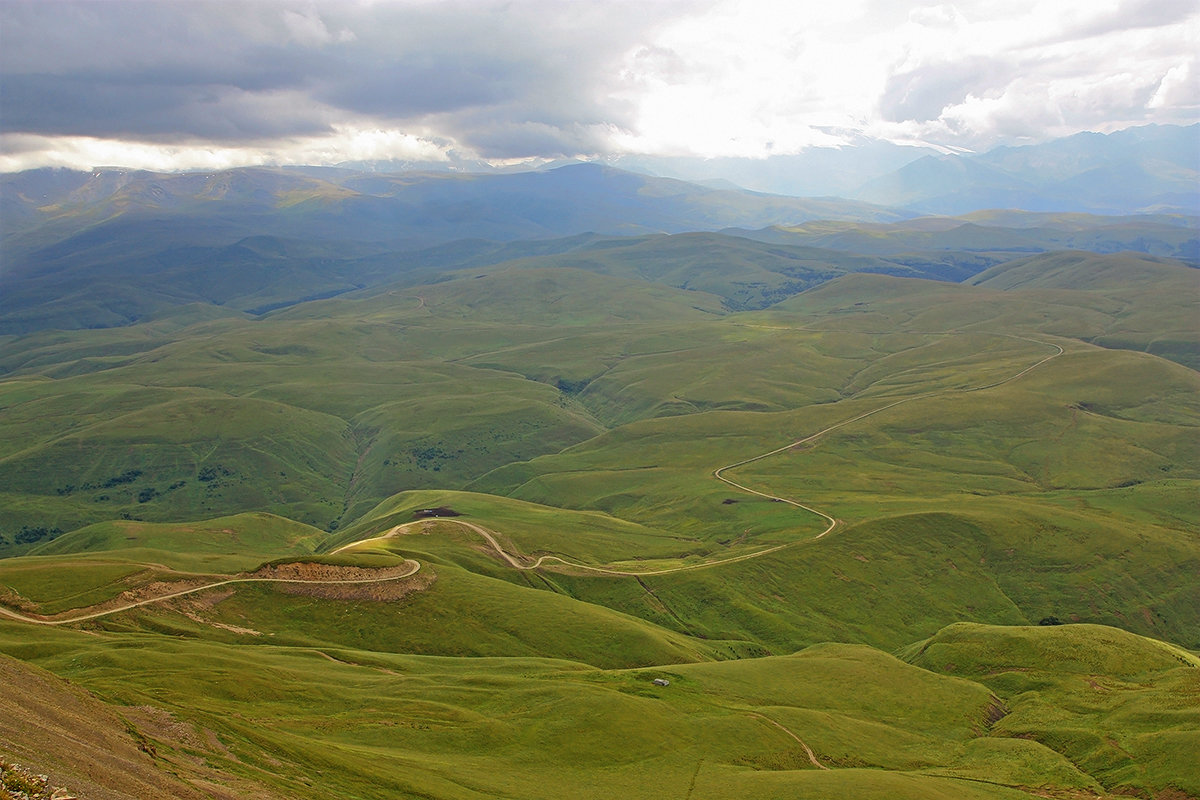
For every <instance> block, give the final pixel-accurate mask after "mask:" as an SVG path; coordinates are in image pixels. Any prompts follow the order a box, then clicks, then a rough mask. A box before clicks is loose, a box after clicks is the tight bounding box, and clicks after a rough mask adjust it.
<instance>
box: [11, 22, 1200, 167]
mask: <svg viewBox="0 0 1200 800" xmlns="http://www.w3.org/2000/svg"><path fill="white" fill-rule="evenodd" d="M1198 51H1200V3H1197V2H1195V0H962V2H953V3H936V2H934V3H928V2H927V3H913V2H903V1H902V0H832V1H831V0H821V1H820V2H814V1H812V0H703V1H701V0H678V1H676V0H659V1H657V2H656V1H655V0H640V2H624V0H504V1H503V2H501V1H500V0H470V1H468V0H461V1H460V0H446V1H445V2H443V1H441V0H436V1H435V0H394V1H391V2H389V1H388V0H340V1H339V2H312V1H306V2H291V1H290V0H260V1H259V2H251V1H250V0H242V2H205V0H188V1H187V2H183V1H182V0H180V1H178V2H166V1H164V0H139V1H138V2H120V1H118V0H91V1H90V2H65V1H61V0H31V1H28V2H26V1H23V0H0V171H14V170H19V169H27V168H32V167H39V166H69V167H75V168H80V169H87V168H89V167H91V166H96V165H121V166H129V167H138V168H144V169H159V170H171V169H217V168H225V167H232V166H243V165H250V164H337V163H345V162H362V161H381V160H400V161H417V162H439V161H440V162H452V163H460V162H469V161H471V160H483V161H487V162H489V163H491V164H495V165H502V164H521V163H531V164H536V163H540V162H545V161H549V160H554V159H562V158H584V159H595V158H604V157H611V156H618V155H650V156H691V157H701V158H711V157H720V156H726V157H744V158H753V159H759V158H764V157H766V156H770V155H786V154H793V153H798V152H801V151H804V150H805V149H806V148H810V147H814V146H826V147H828V146H842V145H845V144H846V143H849V142H855V141H861V140H862V138H863V137H867V138H871V139H881V140H886V141H891V142H897V143H905V144H908V143H923V144H928V145H932V146H935V147H938V148H940V149H943V150H949V151H953V150H959V149H962V150H973V151H981V150H986V149H989V148H991V147H993V146H996V145H1000V144H1008V145H1013V144H1029V143H1036V142H1041V141H1045V140H1048V139H1052V138H1057V137H1061V136H1067V135H1070V134H1073V133H1077V132H1080V131H1085V130H1090V131H1098V132H1102V133H1107V132H1111V131H1114V130H1119V129H1123V128H1126V127H1130V126H1134V125H1145V124H1149V123H1160V124H1191V123H1194V122H1196V121H1197V120H1198V119H1200V91H1198V88H1200V75H1198V74H1197V65H1196V53H1197V52H1198Z"/></svg>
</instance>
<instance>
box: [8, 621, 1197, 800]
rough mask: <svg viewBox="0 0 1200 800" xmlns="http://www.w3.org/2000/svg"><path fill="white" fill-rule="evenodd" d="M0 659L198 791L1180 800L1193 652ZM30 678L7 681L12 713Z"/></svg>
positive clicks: (21, 644)
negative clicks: (583, 659)
mask: <svg viewBox="0 0 1200 800" xmlns="http://www.w3.org/2000/svg"><path fill="white" fill-rule="evenodd" d="M258 602H261V600H259V601H258ZM364 602H365V601H357V603H354V604H356V605H362V604H364ZM334 604H335V605H338V604H343V605H344V604H346V601H340V602H335V603H334ZM425 624H428V625H430V626H436V625H437V624H438V623H437V620H436V618H430V619H429V621H428V622H427V623H425ZM1064 639H1069V640H1070V642H1069V643H1067V642H1064ZM1014 640H1017V641H1019V642H1022V644H1021V645H1020V646H1019V647H1018V648H1016V649H1013V642H1014ZM0 650H2V651H3V652H5V653H8V654H11V655H14V656H16V657H18V658H21V659H23V660H26V661H31V662H33V663H36V664H38V665H40V666H42V667H44V668H47V669H50V670H51V671H53V672H55V673H58V674H60V675H62V676H64V677H67V678H69V679H70V680H71V681H73V682H75V683H78V684H80V685H81V686H83V687H86V688H87V689H89V690H90V691H92V692H94V693H96V694H97V695H99V696H100V697H102V698H105V699H106V700H107V701H108V702H110V703H114V704H116V706H115V707H112V711H110V712H108V713H109V714H110V715H112V714H114V713H115V714H116V715H117V716H118V718H119V719H122V720H123V721H124V724H125V728H126V730H128V731H129V732H130V735H131V736H132V737H133V738H134V740H135V741H138V742H142V743H143V746H144V747H146V748H147V749H149V750H151V752H153V753H154V754H155V760H156V762H157V764H159V765H161V767H167V768H168V769H171V770H172V771H175V772H176V773H177V774H179V775H180V777H181V778H183V779H185V780H189V781H191V783H192V785H193V786H194V787H196V788H198V789H199V790H200V791H199V792H198V794H199V796H206V793H205V790H208V793H207V796H226V794H222V793H221V792H220V791H215V792H214V791H213V789H214V787H220V786H224V787H226V788H225V789H224V791H225V792H226V793H233V792H232V791H231V787H240V788H241V789H242V790H244V787H245V786H246V785H247V784H249V783H254V784H258V785H263V786H266V787H270V789H271V790H273V791H275V792H277V793H279V794H281V795H284V796H289V797H322V796H329V795H330V794H334V793H336V794H338V795H340V796H347V797H362V798H385V797H410V796H411V797H439V798H441V797H444V798H482V797H531V798H534V797H546V798H549V797H556V796H562V795H563V794H572V795H573V796H579V797H611V796H614V795H621V796H625V797H647V798H649V797H661V796H664V794H666V795H667V796H674V795H680V796H686V795H687V794H688V793H689V792H691V793H692V796H702V797H726V796H730V795H732V794H738V795H740V796H753V797H804V798H808V797H812V798H818V797H828V796H855V797H880V798H882V797H896V798H914V800H915V798H929V797H945V798H962V797H966V798H1013V800H1015V799H1016V798H1021V797H1030V796H1045V795H1046V794H1047V793H1051V794H1067V795H1069V794H1070V793H1075V794H1077V795H1082V796H1093V797H1094V796H1098V795H1102V796H1108V793H1109V792H1119V793H1122V794H1134V795H1136V796H1146V797H1149V796H1154V795H1155V794H1158V793H1160V792H1167V794H1166V795H1159V796H1179V797H1182V796H1189V795H1194V794H1195V792H1196V791H1197V790H1198V788H1200V775H1198V774H1197V773H1196V770H1195V764H1194V761H1193V760H1192V759H1191V758H1190V757H1189V753H1190V752H1192V745H1189V744H1188V743H1189V742H1191V741H1193V740H1194V738H1195V731H1196V729H1197V724H1196V723H1197V715H1198V711H1197V708H1196V705H1195V702H1194V696H1195V692H1196V691H1197V684H1196V680H1197V677H1196V676H1197V675H1200V672H1197V668H1196V666H1195V657H1194V656H1191V655H1189V654H1186V653H1183V652H1181V651H1174V650H1171V649H1170V648H1169V647H1166V646H1163V645H1161V644H1159V643H1156V642H1153V641H1151V640H1146V639H1142V638H1141V637H1137V636H1135V635H1133V634H1127V633H1123V632H1120V631H1114V630H1112V629H1108V628H1100V627H1093V626H1067V627H1064V628H1060V629H1047V628H992V627H986V626H970V627H968V626H961V625H960V626H954V627H952V628H950V629H947V630H946V631H943V632H941V633H939V634H938V635H937V636H935V637H934V638H933V639H932V640H930V641H928V642H924V643H921V642H918V643H916V644H914V645H913V646H912V647H911V648H909V650H908V651H907V652H906V658H909V659H912V660H915V661H916V662H917V664H920V665H925V666H928V667H930V668H931V669H932V671H929V670H927V669H925V668H921V667H920V666H909V665H908V664H905V663H903V662H902V661H900V660H897V659H896V658H894V657H892V656H889V655H887V654H885V653H883V652H880V651H877V650H874V649H872V648H869V647H865V646H860V645H837V644H824V645H819V646H815V647H811V648H808V649H806V650H803V651H801V652H799V653H796V654H794V655H791V656H786V657H771V658H758V659H750V660H740V661H727V662H720V663H711V662H710V663H694V664H677V665H671V666H663V667H655V668H651V669H634V670H604V669H596V668H594V667H587V666H584V665H582V664H579V663H573V662H569V661H562V660H553V659H533V658H475V659H448V658H435V657H428V656H414V655H405V654H399V653H387V652H378V651H364V650H357V649H352V648H346V647H341V648H336V647H330V646H328V645H326V646H319V645H318V646H314V645H302V644H287V643H284V642H276V641H271V642H269V643H267V642H263V643H260V644H244V643H230V642H220V641H214V640H213V639H212V637H209V636H204V635H197V634H195V633H192V634H190V635H185V636H179V635H175V636H170V637H163V636H161V635H157V634H154V633H143V632H138V631H136V630H117V629H113V630H94V631H92V632H90V633H87V634H83V633H80V632H76V631H69V630H55V631H43V632H40V633H39V634H38V636H37V637H36V638H35V639H31V638H30V636H29V630H28V628H26V627H24V626H20V625H18V624H17V623H10V622H0ZM950 661H953V663H949V662H950ZM25 669H26V670H28V668H25ZM947 671H949V672H951V673H953V674H952V675H947V674H944V673H946V672H947ZM652 678H663V679H666V680H668V681H669V682H670V685H669V686H665V687H660V686H656V685H654V684H653V683H652V682H651V679H652ZM31 680H33V678H32V677H23V676H20V675H18V676H17V677H16V678H14V682H13V684H12V685H11V688H12V689H14V690H16V691H15V692H14V693H13V694H20V695H24V693H25V692H26V691H27V690H28V687H29V682H30V681H31ZM60 691H63V692H66V691H69V690H68V689H66V687H63V689H61V690H60ZM10 696H12V694H10ZM49 700H50V702H54V701H55V700H54V698H53V697H50V698H49ZM93 702H94V701H93ZM6 730H7V731H11V730H12V729H11V728H8V729H6ZM11 735H12V734H11V733H7V734H6V736H11ZM2 743H3V746H4V748H5V749H11V748H13V746H14V745H15V744H17V742H13V741H12V740H11V739H5V740H3V742H2ZM80 747H81V744H80V743H79V742H70V741H68V742H64V741H56V742H52V743H49V744H48V745H47V749H46V751H44V753H43V754H42V758H43V759H46V758H52V759H55V760H60V761H62V762H65V763H71V762H70V760H69V759H70V758H71V756H72V754H75V753H77V752H78V750H79V748H80ZM197 756H199V757H200V758H201V759H202V760H203V764H204V770H203V782H201V781H198V780H197V776H196V772H195V769H194V766H192V765H195V764H196V763H199V762H198V761H197V760H196V757H197ZM188 766H192V768H191V769H186V768H182V767H188ZM235 791H236V789H235ZM1172 791H1174V792H1175V794H1174V795H1172V794H1170V792H1172Z"/></svg>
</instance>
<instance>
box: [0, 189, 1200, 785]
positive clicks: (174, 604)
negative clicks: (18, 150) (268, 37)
mask: <svg viewBox="0 0 1200 800" xmlns="http://www.w3.org/2000/svg"><path fill="white" fill-rule="evenodd" d="M556 172H558V171H549V173H543V174H541V175H540V176H539V177H526V178H521V179H520V181H518V182H512V181H509V182H506V180H507V179H509V178H514V177H515V176H490V177H489V178H488V180H484V179H482V178H467V177H459V178H452V177H449V176H440V177H438V178H436V180H435V179H433V178H430V177H429V176H424V177H420V176H417V177H413V176H409V177H407V178H404V179H401V178H400V177H399V176H390V177H384V176H370V175H367V174H365V173H363V174H359V175H357V176H351V175H341V176H339V177H337V179H336V180H333V179H332V178H330V179H329V180H324V179H322V180H317V179H315V178H312V177H311V176H302V175H299V174H298V173H288V172H287V171H274V172H272V171H270V170H247V171H243V172H239V171H233V172H232V173H228V174H224V175H208V176H200V175H189V176H174V177H172V178H170V179H168V178H165V177H163V176H161V175H160V176H154V175H151V176H150V177H145V176H138V175H134V174H129V175H124V176H122V177H121V178H120V180H117V179H115V178H114V177H113V176H111V175H105V174H103V173H100V174H98V175H96V176H92V178H91V179H90V181H89V179H86V178H83V177H79V176H75V177H71V176H58V179H57V181H56V182H55V183H54V185H53V186H49V185H48V187H47V188H44V189H42V190H40V192H41V193H39V192H34V191H33V190H32V189H31V188H30V186H32V185H33V184H34V182H35V181H36V180H37V179H38V176H34V175H25V176H24V177H22V178H20V179H19V180H18V179H16V178H11V177H10V178H9V179H8V183H7V186H8V187H9V189H11V188H12V187H13V186H18V187H19V188H20V189H21V192H22V196H23V197H25V198H31V197H34V196H35V195H36V196H37V197H40V198H41V201H39V202H42V205H37V204H34V203H28V204H26V206H23V207H24V208H26V212H25V214H24V216H21V217H19V218H18V219H19V220H20V224H19V225H18V226H17V229H16V230H10V231H6V235H8V237H9V238H8V239H6V251H7V252H6V259H9V260H8V261H7V262H6V271H5V273H4V276H3V283H4V286H3V288H4V291H5V295H4V297H5V301H4V304H3V309H2V313H0V330H3V331H4V333H3V334H2V335H0V416H2V418H3V421H4V424H3V426H2V427H0V500H2V502H0V555H3V556H4V557H3V558H0V653H2V654H3V656H2V657H0V667H2V668H3V669H4V670H5V674H6V680H7V685H8V686H9V687H10V689H11V690H10V691H9V692H7V693H6V697H5V698H4V701H3V702H4V703H5V708H4V711H3V713H4V714H6V715H7V717H8V718H9V719H12V720H20V721H21V722H20V724H19V725H18V724H17V723H16V722H14V723H12V724H10V725H9V726H8V727H6V728H4V729H3V730H0V750H2V751H3V754H4V758H5V759H9V760H14V761H18V762H20V763H22V764H27V765H35V764H36V767H37V769H38V770H39V771H40V772H43V773H46V774H49V775H51V776H52V777H53V778H54V780H55V781H57V784H56V785H62V786H66V787H68V788H70V789H72V790H73V791H75V792H77V793H78V794H79V795H80V796H87V797H91V796H96V797H140V796H148V795H147V794H146V793H147V792H149V791H158V792H169V793H171V794H172V795H173V796H180V797H191V796H195V797H230V798H232V797H244V796H262V797H289V798H306V797H312V798H318V797H329V796H344V797H361V798H394V797H436V798H485V797H486V798H493V797H513V798H517V797H520V798H536V797H546V798H550V797H561V796H564V795H568V796H575V797H592V796H594V797H614V796H621V797H631V798H634V797H681V798H692V800H698V799H699V798H704V797H711V798H718V797H729V796H747V797H762V798H770V797H788V798H810V797H811V798H822V797H831V796H835V797H841V796H845V797H851V796H852V797H863V798H871V797H878V798H914V799H915V798H1012V799H1013V800H1016V798H1028V797H1063V798H1067V797H1070V798H1083V797H1089V798H1094V797H1117V796H1137V797H1145V798H1155V799H1157V798H1163V800H1166V799H1168V798H1169V799H1170V800H1177V799H1178V798H1184V797H1192V796H1200V772H1198V771H1197V769H1196V767H1195V764H1194V763H1193V762H1194V758H1192V755H1191V754H1192V753H1194V752H1195V751H1196V749H1197V748H1200V658H1198V657H1197V653H1198V652H1200V594H1198V591H1197V586H1198V585H1200V584H1198V579H1200V540H1198V539H1197V531H1198V530H1200V525H1198V523H1200V518H1198V510H1197V509H1198V507H1197V504H1196V502H1195V500H1196V497H1197V496H1198V494H1197V492H1198V490H1200V437H1198V436H1197V433H1198V431H1200V400H1198V398H1200V391H1198V390H1200V377H1198V376H1197V373H1196V367H1197V366H1198V365H1200V361H1198V360H1197V358H1198V357H1197V352H1198V347H1200V332H1198V331H1197V328H1196V324H1195V320H1196V311H1197V306H1198V302H1197V301H1198V300H1200V291H1198V290H1200V280H1198V279H1197V276H1200V271H1197V269H1196V265H1195V262H1194V252H1193V250H1194V248H1193V245H1192V244H1191V243H1194V239H1195V220H1194V218H1187V217H1182V216H1177V215H1176V216H1172V215H1169V214H1164V215H1161V216H1149V215H1147V216H1142V217H1122V218H1106V217H1099V216H1088V215H1083V214H1077V215H1054V214H1049V213H1041V214H1032V213H1025V212H1015V211H1014V212H994V213H991V214H982V213H979V214H972V215H966V216H964V217H961V218H958V217H955V218H951V217H918V216H915V215H914V214H912V213H909V212H905V211H903V210H895V209H883V208H881V207H866V206H865V205H863V204H846V205H835V204H833V201H827V202H826V201H822V203H821V204H818V205H815V206H813V205H811V204H810V205H808V206H806V205H805V204H804V203H802V202H800V201H797V202H790V201H788V202H784V201H776V200H772V199H771V198H770V197H769V196H763V195H751V196H750V199H748V200H747V199H745V198H740V197H739V195H738V193H736V192H733V191H730V190H725V191H724V193H717V194H713V193H712V191H713V190H704V191H701V190H700V187H696V188H695V189H690V188H687V187H686V186H684V187H680V186H678V185H676V184H675V183H663V182H656V181H652V180H649V179H641V178H637V179H635V178H633V177H631V176H629V174H627V173H620V172H619V171H616V170H609V169H607V168H606V169H605V170H587V169H584V170H580V169H577V168H572V169H568V170H566V172H565V173H562V174H554V173H556ZM43 177H44V176H43ZM326 177H330V176H326ZM77 180H78V181H79V182H78V183H77V182H76V181H77ZM156 185H157V186H159V187H160V188H161V189H162V192H161V193H159V192H154V191H151V189H152V188H153V187H154V186H156ZM54 186H58V187H60V188H59V189H54ZM63 186H65V187H66V189H65V190H63V191H65V192H66V194H65V195H64V196H63V197H60V198H57V200H56V202H55V203H49V204H47V203H45V202H44V201H45V199H46V198H45V196H44V192H48V191H52V190H53V191H58V190H60V189H61V188H62V187H63ZM81 186H82V187H88V191H87V192H84V191H83V190H82V189H81V188H80V187H81ZM531 186H532V187H533V188H530V187H531ZM114 187H115V188H114ZM220 187H223V188H221V192H222V194H221V196H222V203H225V204H224V205H222V204H221V203H218V204H215V205H206V204H205V203H202V202H201V200H202V199H203V198H204V197H206V196H209V195H212V194H213V193H214V192H216V189H217V188H220ZM431 187H432V188H431ZM496 187H507V188H502V189H497V188H496ZM514 187H515V188H514ZM546 187H549V188H546ZM368 189H369V190H370V191H369V192H368V191H367V190H368ZM89 192H90V194H89ZM106 192H107V194H106ZM370 192H374V193H375V194H370ZM492 192H495V194H492ZM629 192H631V193H629ZM72 193H73V194H72ZM589 193H591V194H593V195H600V197H599V198H598V199H597V200H596V202H595V203H594V204H593V205H590V206H588V207H587V208H583V205H578V207H576V206H572V208H573V210H572V211H571V212H570V213H567V212H565V211H564V212H563V213H561V214H556V213H550V211H548V209H550V210H553V209H555V208H557V207H558V206H559V205H569V204H582V203H583V201H582V200H581V199H580V198H581V197H584V196H586V195H588V194H589ZM97 196H99V199H97ZM406 197H407V198H408V199H407V200H404V198H406ZM418 197H419V198H420V199H419V200H418V199H415V198H418ZM431 197H432V198H441V200H442V204H441V205H437V204H436V203H434V202H433V201H432V200H431V199H430V198H431ZM163 198H169V202H168V201H167V200H164V199H163ZM230 198H233V199H238V198H240V199H239V200H238V202H239V203H242V205H238V203H234V202H232V200H231V199H230ZM371 198H375V199H373V200H372V199H371ZM397 198H400V199H399V200H397ZM514 198H515V199H514ZM664 198H667V200H664ZM401 200H404V202H406V203H408V204H409V206H410V207H412V206H422V205H423V207H424V208H425V209H426V210H425V211H424V212H423V213H424V214H425V215H426V216H425V217H422V218H418V219H417V222H420V223H421V224H419V225H418V224H417V222H413V221H412V220H409V222H408V223H406V224H412V225H413V231H416V230H417V229H418V228H420V232H419V234H420V235H418V233H414V232H413V231H408V232H405V231H402V230H400V229H399V228H396V227H392V226H390V225H389V223H388V220H391V219H393V216H391V215H395V214H398V213H399V212H397V211H396V210H395V208H396V207H394V206H391V205H388V204H390V203H396V202H400V201H401ZM468 200H470V203H471V204H469V205H468V206H467V207H469V208H470V209H472V213H474V214H480V215H481V216H480V217H479V220H480V221H479V226H482V227H479V226H477V227H479V229H478V230H476V229H474V228H470V227H469V226H468V228H463V229H462V236H458V235H457V234H456V233H450V231H456V230H458V229H457V228H455V227H454V226H453V225H451V221H452V220H454V219H458V218H459V216H456V215H459V214H461V213H464V212H462V207H461V206H460V204H462V203H467V202H468ZM668 200H669V202H668ZM535 201H536V202H535ZM8 202H9V204H10V205H12V204H14V203H18V202H24V201H19V199H12V198H10V199H9V201H8ZM256 204H257V205H256ZM385 206H386V207H387V208H391V209H392V210H391V211H388V212H386V213H385V212H384V211H381V210H380V209H381V208H383V207H385ZM256 208H257V209H258V210H257V211H254V209H256ZM364 208H365V209H369V210H371V211H370V213H371V214H375V216H374V217H370V216H369V215H368V216H367V217H362V216H355V215H361V214H367V211H364ZM39 209H40V210H39ZM131 209H132V210H131ZM447 209H449V210H447ZM481 209H484V210H487V212H486V213H484V211H483V210H481ZM85 210H86V214H85V213H83V212H84V211H85ZM252 212H253V213H252ZM834 212H836V213H837V214H839V215H840V216H838V217H837V218H836V219H830V218H828V217H826V216H823V215H824V214H827V213H829V214H833V213H834ZM276 213H277V214H278V215H280V216H274V215H275V214H276ZM405 213H411V208H410V210H409V211H408V212H405ZM810 213H811V214H813V215H814V216H811V217H809V216H805V215H807V214H810ZM39 214H40V215H43V216H42V217H38V216H37V215H39ZM287 215H293V216H291V217H288V216H287ZM439 215H441V216H439ZM435 217H436V219H435ZM576 217H578V218H579V219H582V220H583V221H582V222H580V221H578V219H576ZM802 217H803V218H802ZM370 219H374V220H375V223H372V224H375V225H376V227H371V225H368V224H367V222H365V221H364V220H366V221H370ZM39 220H40V221H39ZM262 220H267V222H262ZM637 220H640V221H641V223H640V227H639V225H635V222H636V221H637ZM670 220H674V222H670ZM485 223H486V224H485ZM598 223H603V224H598ZM743 225H745V226H753V228H752V227H738V226H743ZM487 226H492V227H487ZM588 226H594V227H588ZM673 226H677V227H673ZM385 230H386V231H390V233H389V234H388V236H389V237H390V238H389V240H388V241H382V240H381V239H380V238H378V237H379V236H381V233H380V232H381V231H385ZM488 235H494V238H492V239H484V238H468V237H475V236H479V237H483V236H488ZM535 236H540V238H534V237H535ZM205 237H207V239H205V241H206V242H207V243H205V244H200V243H198V242H197V241H193V238H197V239H204V238H205ZM439 237H444V240H440V241H438V239H439ZM450 237H456V238H450ZM56 254H57V255H56ZM10 265H11V266H10ZM56 270H57V271H58V272H56ZM68 285H69V286H70V287H72V293H69V294H68V293H65V290H64V287H65V286H68ZM656 679H657V680H658V681H665V685H663V684H662V683H659V682H656ZM71 715H74V716H71ZM64 719H66V720H67V721H64ZM71 720H74V721H71ZM80 720H95V724H94V725H91V727H90V728H89V730H91V731H92V733H91V734H90V738H87V737H83V738H81V737H79V736H72V735H68V734H69V732H70V731H71V730H72V729H73V728H74V727H78V726H80V725H81V722H80ZM89 724H90V723H89ZM106 751H107V752H111V753H114V754H116V755H114V756H113V758H114V759H116V761H110V762H107V763H109V764H117V763H118V762H119V766H110V767H108V768H102V767H99V766H97V764H101V763H104V762H103V753H104V752H106ZM147 786H158V787H160V788H158V789H155V790H150V789H147V788H145V787H147ZM161 787H171V788H161Z"/></svg>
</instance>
